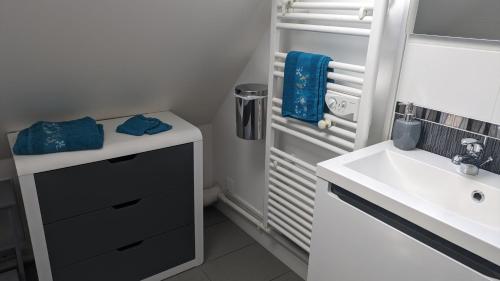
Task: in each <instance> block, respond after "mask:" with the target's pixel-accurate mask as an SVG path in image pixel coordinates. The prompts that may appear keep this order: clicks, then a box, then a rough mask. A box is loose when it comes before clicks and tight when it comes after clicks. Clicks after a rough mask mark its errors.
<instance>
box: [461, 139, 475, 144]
mask: <svg viewBox="0 0 500 281" xmlns="http://www.w3.org/2000/svg"><path fill="white" fill-rule="evenodd" d="M461 143H462V145H471V144H476V143H479V140H477V139H474V138H465V139H462V141H461Z"/></svg>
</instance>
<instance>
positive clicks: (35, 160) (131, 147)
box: [8, 111, 203, 176]
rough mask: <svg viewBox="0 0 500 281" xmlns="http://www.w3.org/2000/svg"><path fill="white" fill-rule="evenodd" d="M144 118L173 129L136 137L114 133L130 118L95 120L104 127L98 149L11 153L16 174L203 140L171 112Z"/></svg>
mask: <svg viewBox="0 0 500 281" xmlns="http://www.w3.org/2000/svg"><path fill="white" fill-rule="evenodd" d="M144 116H147V117H155V118H158V119H160V120H161V121H163V122H165V123H168V124H170V125H172V127H173V128H172V129H171V130H170V131H167V132H163V133H159V134H156V135H144V136H141V137H136V136H131V135H126V134H120V133H117V132H116V131H115V130H116V127H117V126H118V125H120V124H122V123H123V122H125V120H127V119H128V118H130V117H123V118H116V119H107V120H100V121H97V123H99V124H102V125H103V128H104V145H103V148H102V149H98V150H83V151H74V152H60V153H51V154H44V155H27V156H26V155H15V154H13V153H12V154H13V157H14V162H15V164H16V170H17V175H18V176H23V175H30V174H35V173H39V172H45V171H50V170H55V169H61V168H65V167H70V166H76V165H81V164H87V163H91V162H97V161H101V160H106V159H111V158H116V157H121V156H125V155H130V154H136V153H141V152H145V151H151V150H156V149H161V148H165V147H169V146H175V145H179V144H185V143H190V142H196V141H201V140H202V139H203V138H202V135H201V132H200V130H199V129H198V128H197V127H195V126H194V125H192V124H190V123H188V122H187V121H185V120H183V119H181V118H180V117H178V116H177V115H175V114H173V113H171V112H168V111H166V112H158V113H152V114H145V115H144ZM16 137H17V133H11V134H8V139H9V144H10V148H11V151H12V147H13V146H14V143H15V142H16Z"/></svg>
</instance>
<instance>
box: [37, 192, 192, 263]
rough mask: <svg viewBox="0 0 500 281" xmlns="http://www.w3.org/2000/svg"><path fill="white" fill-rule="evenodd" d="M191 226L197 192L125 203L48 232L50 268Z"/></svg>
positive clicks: (54, 225)
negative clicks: (195, 193)
mask: <svg viewBox="0 0 500 281" xmlns="http://www.w3.org/2000/svg"><path fill="white" fill-rule="evenodd" d="M191 224H194V191H193V189H192V188H186V189H177V190H168V191H167V192H164V193H161V194H160V193H159V194H154V195H152V196H149V197H146V198H143V199H138V200H133V201H130V202H124V203H122V204H119V205H116V206H114V207H110V208H106V209H101V210H99V211H96V212H93V213H89V214H85V215H81V216H76V217H72V218H70V219H65V220H61V221H57V222H55V223H51V224H47V225H45V226H44V228H45V236H46V241H47V247H48V251H49V258H50V264H51V266H52V268H59V267H63V266H67V265H70V264H73V263H76V262H78V261H82V260H85V259H88V258H91V257H94V256H97V255H100V254H103V253H106V252H109V251H111V250H113V249H116V248H118V247H120V246H123V245H126V244H128V243H132V242H135V241H138V240H141V239H145V238H148V237H152V236H155V235H158V234H160V233H164V232H167V231H170V230H173V229H176V228H179V227H182V226H186V225H191Z"/></svg>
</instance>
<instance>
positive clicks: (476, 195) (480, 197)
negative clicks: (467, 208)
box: [472, 190, 484, 203]
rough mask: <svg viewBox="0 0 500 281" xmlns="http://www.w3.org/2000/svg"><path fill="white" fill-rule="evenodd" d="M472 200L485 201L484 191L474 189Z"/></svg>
mask: <svg viewBox="0 0 500 281" xmlns="http://www.w3.org/2000/svg"><path fill="white" fill-rule="evenodd" d="M472 200H474V201H476V202H478V203H479V202H483V200H484V193H482V192H481V191H479V190H474V191H473V192H472Z"/></svg>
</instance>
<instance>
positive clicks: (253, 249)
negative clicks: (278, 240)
mask: <svg viewBox="0 0 500 281" xmlns="http://www.w3.org/2000/svg"><path fill="white" fill-rule="evenodd" d="M202 269H203V271H204V272H205V273H206V274H207V276H208V278H209V279H210V280H211V281H270V280H273V279H274V278H277V277H279V276H280V275H283V274H285V273H287V272H288V271H290V269H288V267H286V265H284V264H283V263H282V262H280V261H279V260H278V259H277V258H275V257H274V256H273V255H272V254H271V253H269V252H268V251H266V249H264V248H263V247H262V246H260V245H258V244H253V245H251V246H248V247H245V248H243V249H241V250H238V251H235V252H233V253H231V254H228V255H226V256H223V257H221V258H218V259H216V260H213V261H208V262H207V263H205V264H204V265H202Z"/></svg>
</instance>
